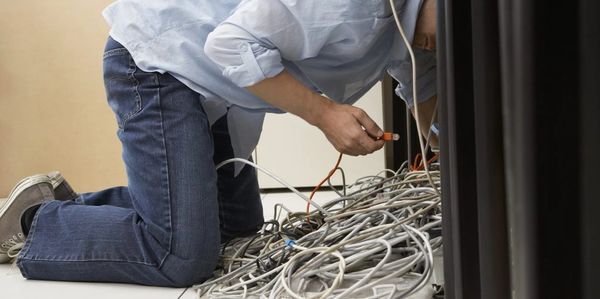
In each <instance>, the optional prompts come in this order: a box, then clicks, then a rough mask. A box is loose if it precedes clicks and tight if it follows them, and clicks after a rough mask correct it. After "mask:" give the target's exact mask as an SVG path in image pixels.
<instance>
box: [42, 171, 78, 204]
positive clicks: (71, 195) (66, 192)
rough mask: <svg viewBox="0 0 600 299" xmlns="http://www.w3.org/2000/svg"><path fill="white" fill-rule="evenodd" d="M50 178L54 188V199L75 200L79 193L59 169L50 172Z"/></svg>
mask: <svg viewBox="0 0 600 299" xmlns="http://www.w3.org/2000/svg"><path fill="white" fill-rule="evenodd" d="M48 178H50V181H52V188H53V189H54V199H56V200H62V201H66V200H74V199H76V198H77V197H78V196H79V194H77V192H75V191H74V190H73V188H71V185H69V182H67V180H65V178H64V177H63V176H62V175H61V174H60V172H58V171H52V172H50V173H48Z"/></svg>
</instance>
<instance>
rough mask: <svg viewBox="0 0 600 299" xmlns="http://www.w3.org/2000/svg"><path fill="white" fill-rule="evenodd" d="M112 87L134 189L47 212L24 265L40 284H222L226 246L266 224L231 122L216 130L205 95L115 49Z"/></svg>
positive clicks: (107, 67)
mask: <svg viewBox="0 0 600 299" xmlns="http://www.w3.org/2000/svg"><path fill="white" fill-rule="evenodd" d="M104 82H105V86H106V91H107V96H108V102H109V104H110V106H111V108H112V109H113V111H114V112H115V114H116V118H117V122H118V125H119V129H118V136H119V139H120V140H121V143H122V146H123V161H124V162H125V167H126V171H127V177H128V187H116V188H111V189H108V190H104V191H100V192H94V193H86V194H82V195H81V196H80V197H79V198H78V199H77V200H75V201H70V202H61V201H57V200H54V201H50V202H47V203H44V204H43V205H42V206H41V207H40V209H39V210H38V212H37V214H36V216H35V217H34V219H33V224H32V228H31V231H30V233H29V235H28V237H27V241H26V243H25V245H24V247H23V249H22V250H21V253H20V255H19V257H18V259H17V265H18V267H19V268H20V269H21V273H22V274H23V276H25V277H26V278H30V279H45V280H67V281H104V282H125V283H137V284H145V285H155V286H172V287H184V286H189V285H192V284H195V283H198V282H201V281H203V280H206V279H207V278H209V277H210V276H211V275H212V272H213V270H214V268H215V265H216V263H217V259H218V253H219V248H220V244H221V241H225V240H227V239H230V238H232V237H236V236H244V235H249V234H252V233H254V232H256V231H257V230H258V229H259V228H260V226H261V225H262V223H263V215H262V205H261V202H260V195H259V189H258V182H257V178H256V171H255V170H254V169H252V168H250V167H245V168H244V169H243V170H242V172H241V173H240V174H239V175H238V176H234V169H233V165H232V164H229V165H227V166H226V167H224V168H222V169H220V170H219V171H218V172H217V171H216V170H215V163H218V162H220V161H223V160H225V159H228V158H231V157H232V156H233V150H232V148H231V145H230V139H229V134H228V130H227V121H226V117H223V118H221V119H220V120H218V121H217V122H216V123H215V124H214V125H213V126H212V127H211V126H210V125H209V123H208V120H207V116H206V114H205V112H204V110H203V108H202V105H201V101H202V100H203V99H204V98H203V97H202V95H200V94H198V93H196V92H194V91H193V90H191V89H189V88H187V87H186V86H185V85H183V84H182V83H180V82H179V81H177V80H176V79H175V78H173V76H171V75H169V74H160V73H148V72H144V71H141V70H139V69H138V68H137V67H136V65H135V63H134V61H133V59H132V58H131V55H130V54H129V52H128V51H127V50H126V49H125V48H123V46H121V45H120V44H119V43H117V42H116V41H114V40H112V39H109V41H108V44H107V46H106V50H105V53H104Z"/></svg>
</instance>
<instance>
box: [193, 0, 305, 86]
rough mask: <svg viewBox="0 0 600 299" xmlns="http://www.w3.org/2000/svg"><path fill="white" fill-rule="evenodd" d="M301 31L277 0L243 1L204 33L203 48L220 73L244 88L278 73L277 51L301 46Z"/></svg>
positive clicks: (288, 12) (280, 65) (297, 21)
mask: <svg viewBox="0 0 600 299" xmlns="http://www.w3.org/2000/svg"><path fill="white" fill-rule="evenodd" d="M302 32H303V28H302V25H301V22H299V20H297V19H296V18H295V16H294V14H293V13H291V12H290V11H289V9H288V8H287V7H286V6H285V5H283V4H282V3H281V2H280V1H278V0H261V1H245V2H242V4H240V6H239V7H238V8H237V9H236V10H235V12H234V13H233V14H232V15H231V16H230V17H229V18H227V19H226V20H225V21H224V22H223V23H221V24H220V25H218V26H217V27H216V28H215V30H214V31H213V32H211V33H210V34H209V35H208V37H207V40H206V44H205V46H204V51H205V53H206V55H207V56H208V57H209V58H210V59H211V60H212V61H213V62H214V63H216V64H217V65H218V66H219V67H220V68H221V70H222V73H223V76H225V77H226V78H228V79H229V80H231V81H232V82H233V83H234V84H236V85H238V86H240V87H247V86H251V85H254V84H256V83H258V82H260V81H262V80H264V79H266V78H271V77H274V76H276V75H277V74H279V73H280V72H282V71H283V69H284V67H283V65H282V54H281V53H282V52H284V51H285V53H287V54H291V55H293V54H294V53H293V52H294V51H296V50H295V49H299V48H302V44H303V37H305V36H306V35H305V34H302Z"/></svg>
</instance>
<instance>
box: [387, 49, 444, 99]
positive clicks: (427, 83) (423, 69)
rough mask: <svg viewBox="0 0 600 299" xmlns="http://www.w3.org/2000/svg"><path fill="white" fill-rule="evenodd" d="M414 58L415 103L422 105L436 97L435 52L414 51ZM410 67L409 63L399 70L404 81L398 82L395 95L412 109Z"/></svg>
mask: <svg viewBox="0 0 600 299" xmlns="http://www.w3.org/2000/svg"><path fill="white" fill-rule="evenodd" d="M415 58H416V60H417V102H418V103H422V102H424V101H427V100H428V99H430V98H431V97H432V96H434V95H436V90H437V68H436V64H435V52H431V51H422V50H419V49H415ZM411 67H412V66H411V64H410V62H408V63H404V64H403V65H402V67H401V68H403V70H401V72H400V73H402V74H403V76H402V77H403V79H405V80H398V81H399V83H398V86H397V87H396V90H395V91H396V95H398V96H399V97H400V98H402V99H403V100H404V101H405V102H406V104H407V105H408V106H409V107H411V108H412V107H413V106H414V101H413V83H412V75H411V74H412V70H411ZM397 79H399V78H397Z"/></svg>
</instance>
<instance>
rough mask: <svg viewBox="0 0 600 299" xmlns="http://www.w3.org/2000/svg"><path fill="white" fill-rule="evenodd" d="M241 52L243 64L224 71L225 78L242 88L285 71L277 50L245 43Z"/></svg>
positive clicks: (228, 67)
mask: <svg viewBox="0 0 600 299" xmlns="http://www.w3.org/2000/svg"><path fill="white" fill-rule="evenodd" d="M240 50H241V52H240V57H241V60H242V64H240V65H230V66H226V67H225V68H224V69H223V76H225V77H226V78H228V79H229V80H231V81H232V82H233V83H235V84H236V85H238V86H240V87H247V86H251V85H254V84H256V83H258V82H260V81H262V80H264V79H267V78H272V77H275V76H276V75H277V74H279V73H281V72H282V71H283V69H284V68H283V65H282V64H281V55H280V54H279V51H278V50H277V49H268V48H265V47H263V46H261V45H259V44H256V43H244V44H242V46H241V49H240Z"/></svg>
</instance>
